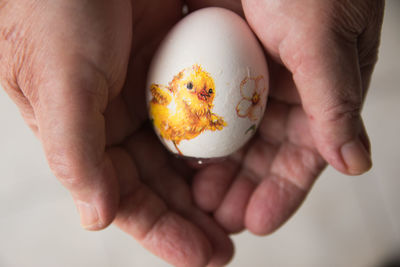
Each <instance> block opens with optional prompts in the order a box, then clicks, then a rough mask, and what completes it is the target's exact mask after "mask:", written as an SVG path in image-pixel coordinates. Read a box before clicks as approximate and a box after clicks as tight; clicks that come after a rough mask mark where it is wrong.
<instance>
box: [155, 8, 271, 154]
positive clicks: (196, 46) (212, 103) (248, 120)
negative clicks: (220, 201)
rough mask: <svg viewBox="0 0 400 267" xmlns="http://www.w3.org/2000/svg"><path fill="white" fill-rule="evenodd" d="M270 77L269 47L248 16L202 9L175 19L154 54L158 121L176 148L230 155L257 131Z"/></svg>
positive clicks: (159, 128) (162, 134) (158, 130)
mask: <svg viewBox="0 0 400 267" xmlns="http://www.w3.org/2000/svg"><path fill="white" fill-rule="evenodd" d="M268 78H269V77H268V68H267V63H266V59H265V56H264V52H263V50H262V48H261V46H260V44H259V42H258V40H257V38H256V37H255V35H254V34H253V32H252V31H251V29H250V28H249V26H248V25H247V23H246V22H245V21H244V20H243V19H242V18H241V17H240V16H238V15H237V14H235V13H233V12H231V11H229V10H226V9H222V8H205V9H201V10H199V11H196V12H194V13H191V14H190V15H188V16H186V17H185V18H184V19H182V20H181V21H180V22H179V23H178V24H177V25H175V27H174V28H173V29H172V30H171V31H170V32H169V33H168V34H167V36H166V37H165V39H164V40H163V41H162V43H161V44H160V47H159V48H158V51H157V52H156V54H155V55H154V58H153V60H152V63H151V66H150V70H149V74H148V84H147V104H148V109H149V117H150V121H151V122H152V124H153V126H154V129H155V132H156V134H157V135H158V137H159V139H160V140H161V142H162V143H163V144H164V145H165V146H166V147H167V148H168V149H169V150H170V151H171V152H173V153H176V154H179V155H182V156H187V157H193V158H216V157H224V156H227V155H229V154H232V153H234V152H235V151H237V150H238V149H240V148H241V147H242V146H243V145H244V144H245V143H246V142H247V141H248V140H249V139H250V138H251V137H252V136H253V134H254V133H255V132H256V130H257V127H258V125H259V123H260V121H261V119H262V118H263V114H264V111H265V106H266V102H267V94H268Z"/></svg>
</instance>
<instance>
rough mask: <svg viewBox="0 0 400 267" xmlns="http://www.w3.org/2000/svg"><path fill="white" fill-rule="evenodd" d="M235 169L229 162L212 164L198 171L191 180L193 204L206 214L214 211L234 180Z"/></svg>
mask: <svg viewBox="0 0 400 267" xmlns="http://www.w3.org/2000/svg"><path fill="white" fill-rule="evenodd" d="M236 169H237V167H236V166H235V165H234V164H233V163H232V162H230V161H225V162H222V163H220V164H213V165H211V166H208V167H206V168H204V169H202V170H201V171H199V172H198V173H197V174H196V176H195V177H194V178H193V183H192V192H193V197H194V201H195V203H196V204H197V205H198V206H199V207H200V209H202V210H204V211H206V212H213V211H215V210H216V209H217V208H218V207H219V205H220V204H221V202H222V200H223V198H224V196H225V193H226V191H227V190H228V188H229V186H230V185H231V183H232V180H233V179H234V176H235V172H236Z"/></svg>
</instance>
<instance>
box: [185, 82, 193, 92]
mask: <svg viewBox="0 0 400 267" xmlns="http://www.w3.org/2000/svg"><path fill="white" fill-rule="evenodd" d="M186 88H187V89H189V90H192V89H193V83H192V82H188V83H187V84H186Z"/></svg>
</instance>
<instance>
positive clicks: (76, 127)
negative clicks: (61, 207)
mask: <svg viewBox="0 0 400 267" xmlns="http://www.w3.org/2000/svg"><path fill="white" fill-rule="evenodd" d="M56 63H60V64H56ZM61 63H62V62H58V61H56V60H55V61H51V60H49V63H48V64H49V66H51V64H55V65H53V66H51V67H49V68H48V69H46V70H45V71H43V72H42V73H43V74H44V75H43V76H41V77H37V78H38V79H39V80H40V81H41V82H40V83H38V84H34V85H32V86H36V88H37V92H38V99H39V101H37V102H35V103H34V109H35V113H36V115H37V120H38V126H39V132H40V138H41V140H42V143H43V146H44V150H45V153H46V157H47V160H48V162H49V165H50V168H51V169H52V170H53V172H54V174H55V175H56V177H57V178H59V179H60V181H61V182H62V183H63V185H64V186H66V187H67V189H69V190H70V192H71V194H72V196H73V198H74V200H75V203H76V205H77V207H78V211H79V213H80V216H81V223H82V226H83V227H85V228H87V229H90V230H97V229H101V228H104V227H106V226H107V225H108V224H110V223H111V221H112V220H113V218H114V216H115V212H116V210H117V206H118V198H119V197H118V184H117V181H116V177H115V170H114V167H113V165H112V163H111V160H110V159H109V157H108V156H107V155H106V154H105V122H104V117H103V114H102V113H103V112H104V109H105V107H106V104H107V101H108V100H107V92H108V89H109V88H108V84H107V82H106V80H105V78H104V77H103V76H102V74H100V73H98V72H97V71H95V70H92V68H90V66H85V65H84V62H80V61H78V62H73V63H72V64H61ZM64 63H65V62H64ZM70 63H71V62H70ZM60 66H63V67H62V68H61V67H60ZM76 69H79V70H80V71H79V72H77V71H76ZM38 76H39V74H38Z"/></svg>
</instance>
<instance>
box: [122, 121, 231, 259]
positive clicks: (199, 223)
mask: <svg viewBox="0 0 400 267" xmlns="http://www.w3.org/2000/svg"><path fill="white" fill-rule="evenodd" d="M128 150H129V153H130V154H131V155H132V157H133V158H134V160H135V162H136V164H137V166H138V167H139V173H140V177H141V178H142V181H143V183H144V184H146V185H147V186H148V187H149V188H151V189H152V190H153V191H154V192H155V193H156V194H157V195H158V196H160V198H161V199H163V200H164V201H165V203H166V204H167V206H168V207H169V208H170V209H172V210H173V211H175V212H176V213H177V214H179V215H180V216H182V217H183V218H185V219H186V220H187V221H189V222H190V223H191V224H192V226H193V227H195V226H196V227H198V228H199V229H201V231H200V232H201V233H202V235H203V237H202V238H206V239H207V240H208V241H209V245H210V246H211V251H210V255H209V258H208V261H209V262H208V264H210V265H211V266H214V265H221V264H225V263H226V262H228V261H229V260H230V258H231V257H232V254H233V245H232V241H231V240H230V239H229V238H228V237H227V235H226V233H225V232H224V231H223V230H222V229H221V228H220V227H218V225H217V224H216V223H215V222H214V221H212V220H211V219H210V218H209V217H208V215H206V214H204V213H203V212H200V210H199V209H198V208H197V207H196V206H195V205H193V202H192V196H191V192H190V189H189V186H188V184H187V183H186V179H184V178H182V177H179V176H178V174H177V173H176V172H175V171H174V169H173V168H172V167H173V165H172V164H171V161H170V159H169V158H168V157H167V154H166V151H165V149H164V148H163V147H162V146H161V144H160V143H159V142H158V140H157V138H156V136H155V135H154V134H153V133H152V132H150V129H149V128H145V129H143V131H141V132H138V133H137V134H135V136H134V137H133V138H132V139H131V140H130V141H129V144H128ZM149 159H151V161H149Z"/></svg>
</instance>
